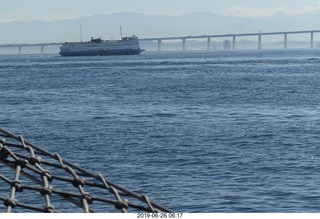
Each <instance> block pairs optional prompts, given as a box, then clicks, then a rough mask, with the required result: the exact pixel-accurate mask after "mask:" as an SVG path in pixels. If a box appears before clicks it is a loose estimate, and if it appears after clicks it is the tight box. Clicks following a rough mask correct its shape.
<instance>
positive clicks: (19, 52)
mask: <svg viewBox="0 0 320 219" xmlns="http://www.w3.org/2000/svg"><path fill="white" fill-rule="evenodd" d="M21 53H22V46H19V47H18V54H21Z"/></svg>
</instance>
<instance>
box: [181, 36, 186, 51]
mask: <svg viewBox="0 0 320 219" xmlns="http://www.w3.org/2000/svg"><path fill="white" fill-rule="evenodd" d="M182 50H183V51H185V50H186V38H183V39H182Z"/></svg>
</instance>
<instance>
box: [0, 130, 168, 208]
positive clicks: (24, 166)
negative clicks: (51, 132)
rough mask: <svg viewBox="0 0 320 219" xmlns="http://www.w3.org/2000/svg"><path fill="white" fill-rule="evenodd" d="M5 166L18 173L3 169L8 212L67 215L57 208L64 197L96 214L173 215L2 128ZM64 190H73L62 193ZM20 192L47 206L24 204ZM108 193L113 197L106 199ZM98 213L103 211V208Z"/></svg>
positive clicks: (0, 196) (0, 159)
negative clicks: (59, 213)
mask: <svg viewBox="0 0 320 219" xmlns="http://www.w3.org/2000/svg"><path fill="white" fill-rule="evenodd" d="M1 164H3V166H4V167H9V170H12V171H14V177H13V178H11V177H12V172H11V173H10V175H9V174H7V175H6V173H7V172H8V170H5V171H4V172H3V173H2V172H1V171H2V170H3V168H0V182H1V181H2V182H3V183H1V184H2V185H1V187H0V201H2V203H3V205H4V207H5V208H6V212H8V213H9V212H13V211H17V212H19V211H18V210H16V209H20V212H23V211H24V210H23V209H27V210H30V211H35V212H51V213H54V212H63V211H65V209H56V206H57V205H59V204H60V203H57V200H60V201H61V198H62V199H64V200H66V201H68V202H69V203H71V205H72V206H77V209H79V208H82V210H83V212H87V213H89V212H96V210H95V207H96V208H98V207H99V206H102V207H103V209H107V208H110V210H111V211H112V209H113V211H120V212H124V213H126V212H128V211H146V212H171V211H170V210H168V209H166V208H164V207H162V206H161V205H158V204H156V203H154V202H152V201H151V200H150V199H149V197H147V196H145V195H140V194H137V193H134V192H132V191H129V190H127V189H125V188H123V187H121V186H119V185H117V184H115V183H112V182H110V181H108V180H107V179H106V178H104V177H103V176H102V175H101V174H96V173H92V172H90V171H88V170H85V169H83V168H81V167H79V166H77V165H75V164H72V163H70V162H68V161H66V160H63V159H62V157H61V156H60V155H59V154H51V153H49V152H47V151H46V150H44V149H42V148H40V147H38V146H36V145H34V144H31V143H30V142H28V141H26V140H24V138H23V137H22V136H18V135H14V134H12V133H10V132H8V131H6V130H3V129H1V128H0V167H1ZM5 185H7V187H5ZM61 187H62V188H63V189H64V190H72V191H62V190H61ZM4 188H7V189H9V193H8V192H4ZM89 191H90V192H89ZM20 193H21V194H23V193H28V194H31V193H32V197H30V199H35V200H36V201H39V200H44V201H43V204H42V205H41V206H39V204H31V202H30V203H29V202H28V201H27V202H26V201H24V202H23V201H20V200H21V199H22V198H20V197H21V195H19V194H20ZM8 194H9V196H8ZM97 194H98V195H97ZM106 194H110V195H111V196H110V198H107V197H104V195H106ZM101 196H102V197H101ZM41 197H42V198H41ZM112 197H113V199H112ZM123 197H125V198H126V199H123ZM25 198H26V197H24V199H25ZM59 198H60V199H59ZM98 204H99V206H97V205H98ZM98 210H101V207H100V208H99V209H98ZM72 211H73V212H77V211H78V210H73V209H72Z"/></svg>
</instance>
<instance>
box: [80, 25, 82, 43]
mask: <svg viewBox="0 0 320 219" xmlns="http://www.w3.org/2000/svg"><path fill="white" fill-rule="evenodd" d="M80 41H81V43H82V25H81V24H80Z"/></svg>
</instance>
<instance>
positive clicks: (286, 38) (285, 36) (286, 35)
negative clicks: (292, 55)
mask: <svg viewBox="0 0 320 219" xmlns="http://www.w3.org/2000/svg"><path fill="white" fill-rule="evenodd" d="M284 48H285V49H287V48H288V34H286V33H285V34H284Z"/></svg>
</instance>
